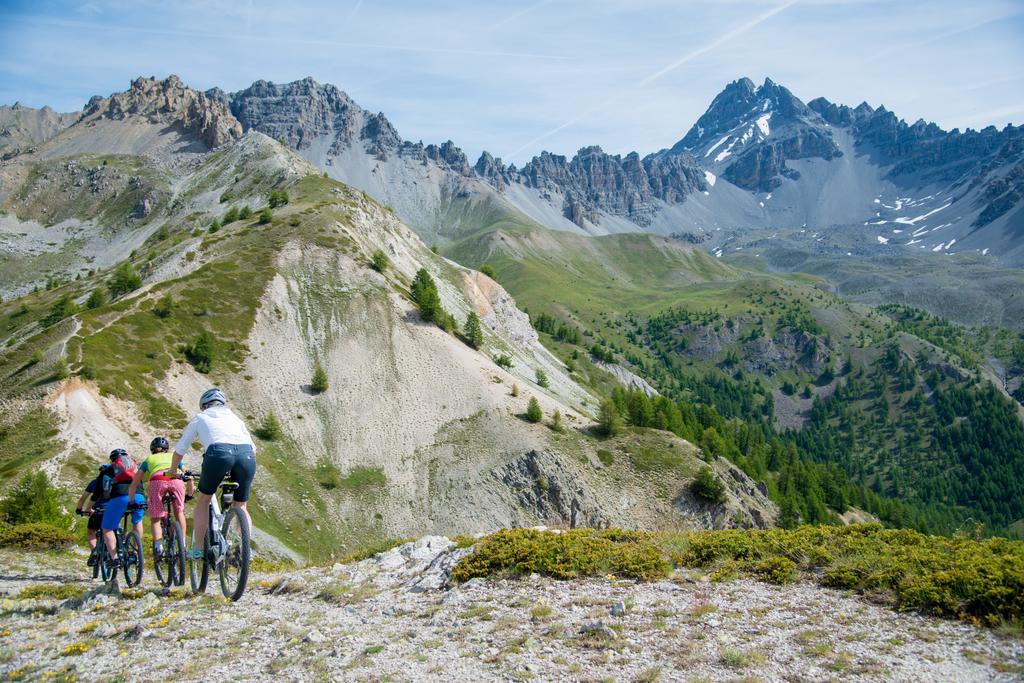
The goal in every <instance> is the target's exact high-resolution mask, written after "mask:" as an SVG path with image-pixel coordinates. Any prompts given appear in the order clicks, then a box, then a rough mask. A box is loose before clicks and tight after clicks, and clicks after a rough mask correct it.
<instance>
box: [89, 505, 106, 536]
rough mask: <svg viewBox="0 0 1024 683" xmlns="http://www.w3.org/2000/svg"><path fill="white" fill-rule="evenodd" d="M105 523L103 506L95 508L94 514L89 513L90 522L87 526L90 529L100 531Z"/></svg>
mask: <svg viewBox="0 0 1024 683" xmlns="http://www.w3.org/2000/svg"><path fill="white" fill-rule="evenodd" d="M102 524H103V508H93V509H92V514H90V515H89V523H88V524H87V525H86V528H87V529H89V531H99V530H100V529H101V528H102Z"/></svg>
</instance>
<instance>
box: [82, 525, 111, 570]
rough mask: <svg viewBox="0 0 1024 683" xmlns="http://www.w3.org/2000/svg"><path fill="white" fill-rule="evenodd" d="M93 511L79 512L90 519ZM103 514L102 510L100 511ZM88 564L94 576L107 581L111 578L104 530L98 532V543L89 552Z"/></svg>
mask: <svg viewBox="0 0 1024 683" xmlns="http://www.w3.org/2000/svg"><path fill="white" fill-rule="evenodd" d="M93 512H95V510H93V511H91V512H84V511H82V512H79V513H78V514H79V515H81V516H82V517H85V518H86V519H88V518H89V517H91V516H92V514H93ZM100 514H102V512H101V513H100ZM86 566H87V567H89V568H90V569H91V570H92V578H94V579H99V578H101V577H102V580H103V582H104V583H105V582H106V581H107V580H108V579H109V578H110V572H109V570H108V569H107V546H106V544H105V543H104V542H103V532H102V531H97V532H96V545H95V546H93V549H92V551H91V552H90V553H89V559H88V560H87V561H86Z"/></svg>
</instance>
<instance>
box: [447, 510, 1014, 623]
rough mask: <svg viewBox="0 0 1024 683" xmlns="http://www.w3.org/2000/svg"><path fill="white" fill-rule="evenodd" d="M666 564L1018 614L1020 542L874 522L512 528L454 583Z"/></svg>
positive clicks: (640, 574) (639, 574) (980, 612)
mask: <svg viewBox="0 0 1024 683" xmlns="http://www.w3.org/2000/svg"><path fill="white" fill-rule="evenodd" d="M670 566H676V567H698V568H702V569H705V570H707V571H708V572H709V573H710V574H711V576H712V578H713V579H714V580H729V579H732V578H735V577H738V576H750V577H754V578H758V579H760V580H763V581H767V582H771V583H777V584H784V583H789V582H790V581H793V580H795V579H798V578H804V579H806V580H811V581H815V582H817V583H820V584H822V585H824V586H829V587H835V588H845V589H852V590H857V591H861V592H865V593H871V594H873V595H875V596H876V597H878V598H879V599H885V600H888V601H890V602H892V604H893V606H894V607H896V608H897V609H900V610H918V611H922V612H926V613H930V614H935V615H942V616H952V617H959V618H961V619H964V620H967V621H971V622H975V623H982V624H986V625H989V626H999V625H1000V624H1007V623H1015V622H1016V621H1020V620H1021V619H1022V618H1024V542H1021V541H1010V540H1007V539H1005V538H990V539H985V540H973V539H968V538H948V537H943V536H926V535H924V534H921V533H918V532H916V531H911V530H908V529H885V528H883V527H882V526H881V525H879V524H856V525H851V526H802V527H797V528H795V529H767V530H759V529H754V530H740V529H724V530H716V531H691V532H682V533H668V532H662V533H652V534H647V533H641V532H634V531H622V530H616V529H604V530H593V529H573V530H570V531H565V532H562V533H555V532H551V531H536V530H532V529H509V530H504V531H499V532H496V533H494V534H492V535H490V536H487V537H485V538H483V539H481V540H480V541H479V542H478V543H477V544H476V550H475V551H474V553H473V554H472V555H469V556H467V557H465V558H463V560H462V561H461V562H459V564H458V565H456V567H455V570H454V571H453V572H452V577H453V578H454V579H455V580H457V581H466V580H468V579H470V578H473V577H476V576H489V575H492V574H500V573H505V572H512V573H518V574H528V573H531V572H537V573H540V574H545V575H548V576H552V577H555V578H559V579H568V578H573V577H577V576H594V575H604V574H612V575H616V576H624V577H630V578H637V579H642V580H651V579H657V578H659V577H661V576H664V574H665V573H666V572H667V570H668V568H669V567H670Z"/></svg>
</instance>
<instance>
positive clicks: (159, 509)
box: [146, 479, 185, 519]
mask: <svg viewBox="0 0 1024 683" xmlns="http://www.w3.org/2000/svg"><path fill="white" fill-rule="evenodd" d="M165 493H169V494H171V509H172V510H174V511H175V512H181V511H182V510H184V509H185V482H183V481H182V480H181V479H150V480H149V495H148V496H147V497H146V501H147V503H148V504H147V505H146V510H147V511H148V512H149V518H150V519H162V518H163V516H164V504H163V498H164V494H165Z"/></svg>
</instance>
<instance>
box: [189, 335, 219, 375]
mask: <svg viewBox="0 0 1024 683" xmlns="http://www.w3.org/2000/svg"><path fill="white" fill-rule="evenodd" d="M185 357H186V358H187V359H188V362H189V363H191V364H192V365H193V366H194V367H195V369H196V370H198V371H199V372H201V373H203V374H206V373H208V372H210V370H212V369H213V361H214V359H215V358H216V349H215V347H214V339H213V335H212V334H210V333H209V332H201V333H200V334H199V336H198V337H196V340H195V342H193V343H192V345H191V346H189V347H188V348H187V349H185Z"/></svg>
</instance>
